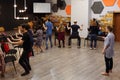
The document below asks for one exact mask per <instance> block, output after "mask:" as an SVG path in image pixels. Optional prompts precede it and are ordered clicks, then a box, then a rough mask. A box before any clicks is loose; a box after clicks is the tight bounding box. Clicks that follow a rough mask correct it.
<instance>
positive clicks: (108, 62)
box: [105, 57, 113, 73]
mask: <svg viewBox="0 0 120 80" xmlns="http://www.w3.org/2000/svg"><path fill="white" fill-rule="evenodd" d="M105 65H106V73H109V71H110V70H112V68H113V58H107V57H105Z"/></svg>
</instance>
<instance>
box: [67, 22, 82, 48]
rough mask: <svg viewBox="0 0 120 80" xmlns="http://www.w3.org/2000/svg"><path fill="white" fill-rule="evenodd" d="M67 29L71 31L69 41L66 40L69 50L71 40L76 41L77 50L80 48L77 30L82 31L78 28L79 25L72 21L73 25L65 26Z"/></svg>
mask: <svg viewBox="0 0 120 80" xmlns="http://www.w3.org/2000/svg"><path fill="white" fill-rule="evenodd" d="M82 26H83V25H82ZM67 28H68V29H72V34H71V35H70V37H69V40H68V46H69V47H70V48H71V39H76V38H77V39H78V48H80V47H81V38H80V36H79V32H78V30H79V29H80V30H82V29H81V28H80V26H79V25H77V21H74V24H73V25H72V26H71V27H68V26H67Z"/></svg>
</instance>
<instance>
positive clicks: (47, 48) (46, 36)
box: [46, 34, 49, 49]
mask: <svg viewBox="0 0 120 80" xmlns="http://www.w3.org/2000/svg"><path fill="white" fill-rule="evenodd" d="M48 37H49V36H48V34H47V35H46V49H48Z"/></svg>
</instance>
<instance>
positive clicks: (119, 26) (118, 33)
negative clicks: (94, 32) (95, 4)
mask: <svg viewBox="0 0 120 80" xmlns="http://www.w3.org/2000/svg"><path fill="white" fill-rule="evenodd" d="M113 28H114V34H115V40H116V41H117V42H120V13H114V16H113Z"/></svg>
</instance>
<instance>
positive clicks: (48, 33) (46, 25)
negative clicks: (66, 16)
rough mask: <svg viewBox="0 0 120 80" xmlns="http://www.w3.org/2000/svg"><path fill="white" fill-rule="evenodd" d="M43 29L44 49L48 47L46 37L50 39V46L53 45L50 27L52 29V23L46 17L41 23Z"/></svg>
mask: <svg viewBox="0 0 120 80" xmlns="http://www.w3.org/2000/svg"><path fill="white" fill-rule="evenodd" d="M43 27H44V29H45V30H46V50H47V49H48V39H49V41H50V46H51V48H52V47H53V44H52V29H53V23H52V22H51V21H50V19H48V20H47V21H46V22H45V24H43Z"/></svg>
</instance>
